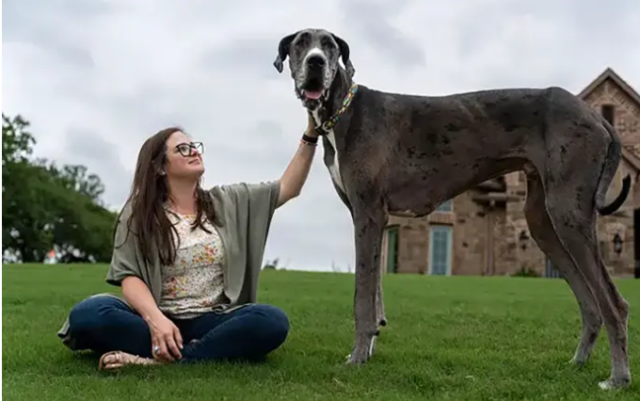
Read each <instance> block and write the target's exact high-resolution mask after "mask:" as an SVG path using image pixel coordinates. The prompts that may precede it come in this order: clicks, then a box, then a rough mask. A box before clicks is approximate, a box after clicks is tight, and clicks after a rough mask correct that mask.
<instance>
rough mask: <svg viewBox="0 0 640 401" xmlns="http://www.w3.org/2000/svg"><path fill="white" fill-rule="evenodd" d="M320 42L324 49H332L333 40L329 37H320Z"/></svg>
mask: <svg viewBox="0 0 640 401" xmlns="http://www.w3.org/2000/svg"><path fill="white" fill-rule="evenodd" d="M320 44H322V47H323V48H325V49H333V47H334V45H333V41H332V40H331V39H329V38H326V37H325V38H322V40H321V41H320Z"/></svg>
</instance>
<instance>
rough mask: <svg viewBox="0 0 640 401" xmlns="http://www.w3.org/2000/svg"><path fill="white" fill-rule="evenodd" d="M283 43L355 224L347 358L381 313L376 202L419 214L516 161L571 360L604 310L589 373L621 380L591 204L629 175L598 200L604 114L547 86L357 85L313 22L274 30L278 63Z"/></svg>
mask: <svg viewBox="0 0 640 401" xmlns="http://www.w3.org/2000/svg"><path fill="white" fill-rule="evenodd" d="M287 57H288V58H289V67H290V70H291V77H292V78H293V81H294V88H295V93H296V95H297V97H298V98H299V99H300V101H301V102H302V104H303V106H304V107H306V108H307V110H308V112H309V113H311V115H312V116H313V117H314V119H315V122H316V124H317V126H318V128H317V129H318V131H319V132H320V134H321V135H322V144H323V147H324V163H325V165H326V166H327V168H328V169H329V173H330V175H331V179H332V181H333V184H334V187H335V190H336V191H337V193H338V196H339V197H340V199H341V200H342V201H343V202H344V204H345V205H346V207H347V208H348V209H349V211H350V213H351V216H352V220H353V224H354V231H355V249H356V274H355V275H356V278H355V297H354V315H355V316H354V317H355V342H354V346H353V349H352V352H351V354H350V355H349V356H348V363H351V364H360V363H364V362H366V361H367V360H368V359H369V358H370V357H371V355H372V353H373V345H374V341H375V338H376V336H377V335H378V334H379V328H380V326H384V325H385V324H386V319H385V313H384V306H383V300H382V286H381V268H380V253H381V249H380V248H381V243H382V236H383V230H384V228H385V225H386V223H387V220H388V216H389V215H401V216H412V217H420V216H425V215H427V214H429V213H431V212H432V211H434V209H435V208H436V207H437V206H438V205H439V204H440V203H442V202H444V201H446V200H448V199H451V198H453V197H455V196H456V195H458V194H461V193H462V192H465V191H467V190H469V189H471V188H473V187H474V186H475V185H478V184H480V183H482V182H484V181H487V180H489V179H492V178H495V177H498V176H501V175H504V174H506V173H509V172H513V171H519V170H520V171H524V172H525V173H526V176H527V200H526V204H525V207H524V212H525V215H526V220H527V222H528V226H529V230H530V232H531V236H532V238H533V239H534V240H535V241H536V243H537V244H538V246H539V247H540V249H541V250H542V251H544V253H546V254H547V256H548V257H549V258H550V259H551V261H552V262H553V264H554V266H556V267H557V268H558V269H559V270H560V272H561V273H562V276H563V277H564V278H565V279H566V281H567V282H568V284H569V286H570V287H571V289H572V291H573V293H574V295H575V297H576V299H577V301H578V304H579V306H580V312H581V316H582V333H581V337H580V340H579V343H578V346H577V349H576V350H575V354H574V356H573V358H572V360H571V361H572V362H573V363H576V364H578V365H582V364H584V363H585V362H586V361H587V360H588V358H589V355H590V353H591V349H592V347H593V345H594V342H595V341H596V338H597V336H598V333H599V331H600V328H601V326H602V323H603V321H604V324H605V326H606V329H607V334H608V337H609V342H610V347H611V351H610V356H611V375H610V377H609V378H608V379H607V380H605V381H602V382H600V383H599V385H600V387H601V388H603V389H610V388H620V387H624V386H627V385H629V384H630V382H631V373H630V371H629V361H628V355H627V319H628V313H629V306H628V303H627V301H626V300H625V299H624V298H623V297H622V296H621V295H620V293H619V292H618V290H617V288H616V286H615V285H614V283H613V282H612V279H611V277H610V276H609V274H608V272H607V269H606V268H605V265H604V263H603V261H602V259H601V256H600V250H599V248H598V240H597V236H596V225H595V224H596V217H597V216H596V211H597V212H598V213H599V214H601V215H607V214H611V213H613V212H614V211H616V210H617V209H618V208H619V207H620V206H621V205H622V204H623V202H624V201H625V199H626V197H627V195H628V193H629V187H630V177H629V176H626V177H625V178H624V179H623V186H622V191H621V193H620V194H619V195H618V196H617V198H616V199H615V200H614V201H613V202H612V203H611V204H609V205H606V204H605V194H606V192H607V188H608V187H609V184H610V183H611V181H612V179H613V177H614V174H615V172H616V169H617V167H618V164H619V162H620V158H621V145H620V140H619V138H618V135H617V134H616V132H615V131H614V129H613V128H612V127H611V125H609V124H608V122H607V121H606V120H604V119H603V118H602V117H601V116H600V115H599V114H598V113H596V112H595V111H594V110H593V109H592V108H591V107H590V106H588V105H587V104H586V103H584V102H583V101H582V100H580V99H578V98H577V97H576V96H574V95H573V94H571V93H570V92H568V91H566V90H564V89H562V88H559V87H549V88H545V89H528V88H525V89H501V90H484V91H476V92H469V93H461V94H453V95H448V96H411V95H406V94H398V93H389V92H382V91H378V90H375V89H371V88H369V87H367V86H364V85H356V84H355V83H354V81H353V75H354V73H355V69H354V66H353V63H352V62H351V60H350V49H349V45H348V44H347V42H346V41H345V40H344V39H342V38H340V37H338V36H336V35H334V34H333V33H331V32H328V31H326V30H323V29H304V30H300V31H298V32H295V33H292V34H289V35H287V36H285V37H283V38H282V39H281V41H280V43H279V45H278V54H277V57H276V59H275V61H274V63H273V64H274V66H275V68H276V69H277V70H278V72H282V71H283V63H284V61H285V60H286V58H287ZM340 58H341V59H342V61H343V64H344V67H343V66H341V65H340V63H339V59H340Z"/></svg>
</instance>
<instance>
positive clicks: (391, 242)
mask: <svg viewBox="0 0 640 401" xmlns="http://www.w3.org/2000/svg"><path fill="white" fill-rule="evenodd" d="M386 231H387V273H397V272H398V226H391V227H388V228H387V229H386Z"/></svg>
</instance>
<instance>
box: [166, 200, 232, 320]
mask: <svg viewBox="0 0 640 401" xmlns="http://www.w3.org/2000/svg"><path fill="white" fill-rule="evenodd" d="M167 213H168V216H169V220H170V221H171V222H172V223H173V224H174V225H175V228H176V231H177V232H178V235H179V237H180V247H179V248H178V249H177V250H176V259H175V262H174V263H173V264H172V265H169V266H163V267H162V281H163V283H162V295H161V298H160V303H159V308H160V310H161V311H162V312H164V313H166V314H168V315H171V316H172V317H175V318H182V319H190V318H194V317H197V316H199V315H201V314H203V313H206V312H210V311H211V309H212V307H213V306H215V305H216V304H218V303H220V302H221V301H222V300H223V297H224V293H223V288H224V287H223V274H222V273H223V271H222V266H223V260H224V249H223V246H222V242H221V240H220V236H219V234H218V231H217V230H216V228H215V227H214V226H213V225H212V224H211V223H210V222H209V221H206V222H205V224H203V225H204V226H205V227H206V228H207V230H209V231H210V233H208V232H206V231H204V230H203V229H202V228H200V227H198V228H197V229H196V230H192V228H191V225H192V224H193V222H194V221H195V215H179V214H176V213H173V212H167ZM205 219H206V218H205Z"/></svg>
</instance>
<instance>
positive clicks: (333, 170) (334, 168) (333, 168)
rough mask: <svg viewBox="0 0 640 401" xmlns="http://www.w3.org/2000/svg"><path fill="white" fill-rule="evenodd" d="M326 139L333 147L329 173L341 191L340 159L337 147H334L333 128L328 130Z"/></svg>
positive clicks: (342, 189) (342, 187) (342, 188)
mask: <svg viewBox="0 0 640 401" xmlns="http://www.w3.org/2000/svg"><path fill="white" fill-rule="evenodd" d="M327 139H328V140H329V143H331V147H333V163H332V164H331V165H330V166H329V174H331V178H332V179H333V182H335V183H336V185H337V186H338V188H340V190H341V191H342V192H345V190H344V185H343V184H342V177H341V176H340V161H339V160H338V148H337V147H336V136H335V134H334V132H333V130H331V131H329V133H328V134H327Z"/></svg>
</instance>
